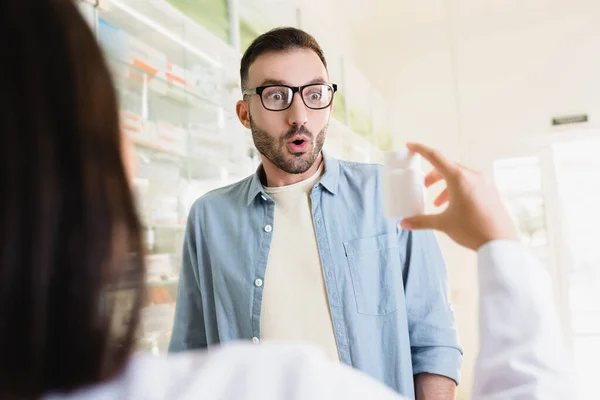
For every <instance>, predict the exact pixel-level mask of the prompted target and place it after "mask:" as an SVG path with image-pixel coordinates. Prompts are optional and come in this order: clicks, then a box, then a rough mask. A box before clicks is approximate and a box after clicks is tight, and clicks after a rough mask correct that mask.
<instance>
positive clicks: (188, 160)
mask: <svg viewBox="0 0 600 400" xmlns="http://www.w3.org/2000/svg"><path fill="white" fill-rule="evenodd" d="M232 4H235V2H232ZM80 5H81V8H82V11H83V12H84V14H85V15H86V18H87V19H88V21H89V22H90V24H91V25H92V26H93V27H94V29H95V31H96V33H97V36H98V40H99V42H100V43H101V46H102V48H103V50H104V52H105V55H106V58H107V60H108V62H109V66H110V68H111V70H112V73H113V79H114V82H115V85H116V87H117V91H118V96H119V104H120V113H121V127H122V131H123V132H124V133H125V134H127V135H129V136H130V137H131V139H132V141H133V143H134V144H135V148H136V155H137V158H138V160H137V161H138V170H139V171H138V175H137V176H136V177H135V179H134V187H135V194H136V201H137V207H138V210H139V214H140V217H141V219H142V221H143V224H144V227H145V228H144V229H145V244H146V248H147V251H148V256H147V260H146V264H147V284H146V288H147V296H146V297H147V304H146V305H145V307H144V309H143V313H142V332H141V339H140V345H139V348H140V350H143V351H150V352H152V353H153V354H162V353H165V352H166V350H167V346H168V342H169V338H170V332H171V329H172V324H173V317H174V309H175V303H174V302H175V299H176V292H177V282H178V278H179V269H180V265H181V259H182V254H181V252H182V244H183V239H184V235H185V224H186V221H187V216H188V213H189V210H190V208H191V206H192V204H193V202H194V201H195V200H196V199H197V198H199V197H200V196H202V195H203V194H205V193H206V192H208V191H210V190H213V189H215V188H217V187H221V186H224V185H227V184H230V183H233V182H235V181H238V180H240V179H242V178H244V177H246V176H248V175H250V174H252V173H253V172H254V171H255V169H256V167H257V166H258V163H259V158H258V156H257V153H256V150H255V149H254V146H253V143H252V137H251V135H250V133H249V132H248V131H247V130H245V128H243V126H242V125H241V124H240V123H239V121H238V119H237V116H236V115H235V113H234V110H235V104H236V102H237V101H238V100H239V98H240V96H241V94H240V92H241V90H240V85H239V77H238V74H239V62H240V58H241V54H240V53H239V52H238V51H237V50H236V49H235V48H234V47H233V46H231V45H230V44H228V43H225V42H224V41H223V40H222V39H220V38H218V37H217V36H215V35H213V34H211V33H210V32H209V31H207V30H206V29H205V28H203V27H202V26H200V25H199V24H198V23H197V22H195V21H194V20H192V19H191V18H189V17H187V16H186V15H184V14H183V13H182V12H181V11H180V10H179V9H178V8H176V7H175V6H173V5H172V4H170V3H169V2H168V1H167V0H152V1H133V0H101V1H100V2H99V3H96V2H89V3H81V4H80ZM234 31H235V30H232V32H234ZM238 34H239V30H238ZM233 42H235V40H234V41H233ZM237 43H239V38H238V41H237ZM325 148H326V150H327V151H328V152H329V153H330V154H332V155H334V156H336V157H339V158H342V159H347V160H355V161H366V162H380V161H381V153H380V152H379V151H377V150H376V149H375V147H374V146H373V145H372V144H371V143H370V142H369V141H368V140H366V139H365V138H364V137H361V136H359V135H358V134H356V133H354V132H353V131H352V130H351V129H350V128H348V127H347V126H346V125H344V124H343V123H341V122H339V121H337V120H335V119H332V120H331V123H330V127H329V133H328V139H327V142H326V147H325Z"/></svg>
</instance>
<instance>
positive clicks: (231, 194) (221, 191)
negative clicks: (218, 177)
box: [192, 175, 254, 210]
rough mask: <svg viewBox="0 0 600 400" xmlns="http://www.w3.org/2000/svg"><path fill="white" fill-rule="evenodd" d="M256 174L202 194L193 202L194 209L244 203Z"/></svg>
mask: <svg viewBox="0 0 600 400" xmlns="http://www.w3.org/2000/svg"><path fill="white" fill-rule="evenodd" d="M253 179H254V175H250V176H248V177H246V178H244V179H242V180H240V181H238V182H235V183H232V184H230V185H227V186H223V187H220V188H217V189H213V190H211V191H209V192H207V193H205V194H203V195H202V196H200V197H199V198H198V199H197V200H196V201H195V202H194V204H193V206H192V210H195V209H199V208H206V207H212V206H219V207H222V206H223V205H227V204H230V205H234V204H242V202H243V201H245V199H246V198H247V195H248V190H250V187H251V185H252V181H253Z"/></svg>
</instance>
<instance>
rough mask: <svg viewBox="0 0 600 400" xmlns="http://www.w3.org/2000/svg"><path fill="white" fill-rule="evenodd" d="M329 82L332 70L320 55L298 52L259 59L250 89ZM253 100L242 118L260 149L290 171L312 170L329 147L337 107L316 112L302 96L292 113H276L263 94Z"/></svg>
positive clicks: (296, 96) (241, 110)
mask: <svg viewBox="0 0 600 400" xmlns="http://www.w3.org/2000/svg"><path fill="white" fill-rule="evenodd" d="M327 82H328V75H327V70H326V69H325V66H324V65H323V63H322V62H321V60H320V59H319V56H317V54H316V53H315V52H313V51H312V50H307V49H298V50H292V51H289V52H272V53H266V54H262V55H261V56H259V57H258V58H257V59H256V61H254V63H253V64H252V65H251V66H250V69H249V74H248V83H247V87H248V88H250V89H252V88H255V87H257V86H267V85H279V84H281V85H288V86H304V85H307V84H311V83H327ZM247 100H248V101H246V102H240V103H238V116H239V117H240V120H241V121H242V123H243V124H244V125H245V126H246V127H247V128H249V129H251V131H252V138H253V140H254V145H255V146H256V148H257V149H258V151H259V152H260V153H261V154H262V155H263V156H264V157H266V158H267V159H268V160H269V161H271V163H273V164H274V165H275V166H276V167H277V168H279V169H281V170H283V171H285V172H287V173H291V174H302V173H304V172H306V171H308V170H309V169H310V167H311V166H312V165H313V164H314V162H315V160H316V159H317V157H318V155H319V153H320V152H321V149H322V148H323V143H324V141H325V135H326V133H327V126H328V124H329V118H330V116H331V112H332V109H333V104H331V105H330V106H329V107H327V108H325V109H322V110H313V109H310V108H308V107H306V105H305V104H304V102H303V101H302V98H301V95H300V93H295V94H294V99H293V101H292V104H291V106H290V107H289V108H288V109H286V110H283V111H270V110H267V109H266V108H264V107H263V105H262V102H261V99H260V96H258V95H251V96H249V97H247Z"/></svg>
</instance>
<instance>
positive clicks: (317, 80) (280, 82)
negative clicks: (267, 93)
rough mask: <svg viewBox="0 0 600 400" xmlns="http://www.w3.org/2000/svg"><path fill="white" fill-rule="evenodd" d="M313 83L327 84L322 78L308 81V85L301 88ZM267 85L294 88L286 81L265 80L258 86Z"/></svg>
mask: <svg viewBox="0 0 600 400" xmlns="http://www.w3.org/2000/svg"><path fill="white" fill-rule="evenodd" d="M314 83H327V81H326V80H325V79H323V78H314V79H312V80H311V81H309V82H308V83H306V84H304V85H302V86H306V85H312V84H314ZM269 85H283V86H294V85H290V84H289V83H288V82H286V81H282V80H279V79H265V80H264V81H262V83H261V84H260V85H258V86H259V87H260V86H269Z"/></svg>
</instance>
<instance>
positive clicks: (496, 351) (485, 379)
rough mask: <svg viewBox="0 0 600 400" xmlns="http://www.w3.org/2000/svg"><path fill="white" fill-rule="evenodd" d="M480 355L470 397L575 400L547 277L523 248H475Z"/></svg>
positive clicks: (518, 245)
mask: <svg viewBox="0 0 600 400" xmlns="http://www.w3.org/2000/svg"><path fill="white" fill-rule="evenodd" d="M478 255H479V257H478V260H479V268H478V270H479V291H480V293H479V297H480V301H479V334H480V350H479V355H478V358H477V364H476V367H475V377H474V386H473V392H472V396H473V399H477V400H482V399H486V400H492V399H502V400H505V399H540V400H542V399H543V400H553V399H569V400H571V399H576V397H577V395H576V393H575V385H574V379H573V376H572V372H571V371H572V368H571V367H570V365H571V362H570V360H569V357H568V356H567V353H566V350H565V345H564V339H563V335H562V334H561V326H560V323H559V318H558V313H557V312H556V311H555V310H556V303H555V301H554V297H553V295H552V283H551V280H550V276H549V274H548V272H547V271H546V269H545V268H544V267H543V265H542V264H541V263H540V262H539V260H538V259H537V258H536V257H535V256H533V254H531V252H530V251H529V250H528V249H527V248H526V247H525V245H523V244H521V243H518V242H514V241H494V242H490V243H488V244H486V245H484V246H483V247H482V248H481V249H479V254H478Z"/></svg>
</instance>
